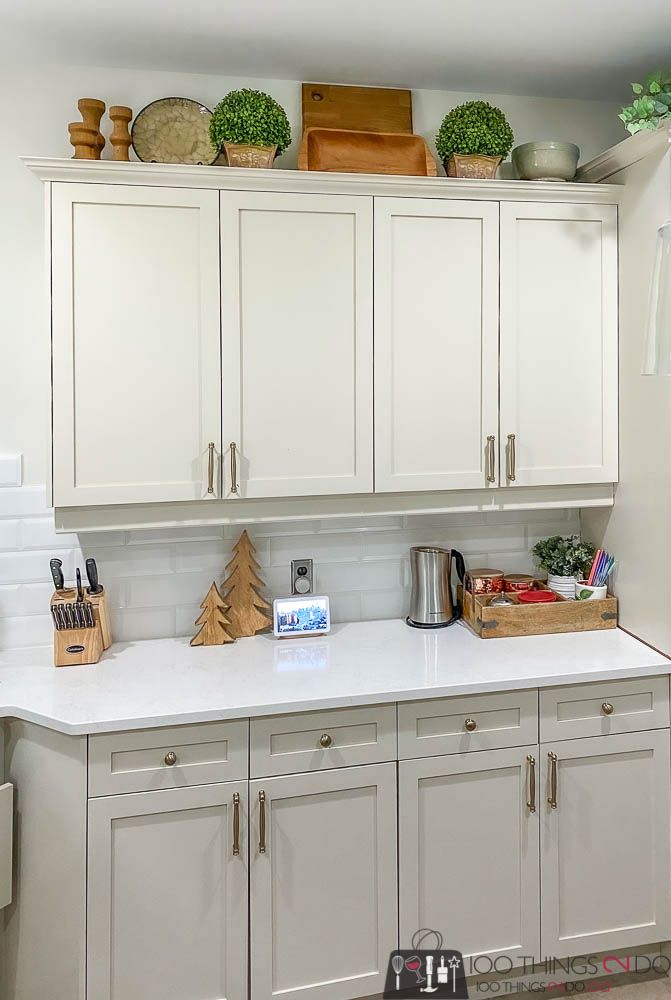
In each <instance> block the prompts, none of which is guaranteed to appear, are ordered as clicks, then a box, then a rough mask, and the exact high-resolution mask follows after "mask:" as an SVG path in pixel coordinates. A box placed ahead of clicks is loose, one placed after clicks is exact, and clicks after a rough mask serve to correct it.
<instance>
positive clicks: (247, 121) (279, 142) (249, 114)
mask: <svg viewBox="0 0 671 1000" xmlns="http://www.w3.org/2000/svg"><path fill="white" fill-rule="evenodd" d="M210 139H211V141H212V145H213V146H214V147H215V148H216V149H222V148H223V145H224V143H225V142H234V143H238V144H240V145H250V146H277V153H276V155H277V156H279V155H280V153H282V152H283V151H284V150H285V149H286V148H287V146H288V145H289V143H290V142H291V126H290V125H289V119H288V118H287V116H286V112H285V110H284V108H283V107H282V106H281V105H280V104H278V103H277V101H276V100H275V99H274V98H272V97H271V96H270V94H264V93H263V92H262V91H261V90H249V89H248V88H247V87H245V88H244V89H243V90H232V91H231V92H230V94H227V95H226V97H224V99H223V100H222V101H219V103H218V104H217V106H216V108H215V109H214V111H213V113H212V120H211V121H210Z"/></svg>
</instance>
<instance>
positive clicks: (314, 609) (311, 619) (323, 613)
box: [273, 594, 331, 637]
mask: <svg viewBox="0 0 671 1000" xmlns="http://www.w3.org/2000/svg"><path fill="white" fill-rule="evenodd" d="M273 617H274V620H275V629H274V631H275V635H276V636H281V637H286V636H296V635H323V634H324V633H325V632H328V631H330V628H331V617H330V615H329V599H328V597H313V595H312V594H309V595H306V596H305V597H280V598H278V599H277V600H275V601H273Z"/></svg>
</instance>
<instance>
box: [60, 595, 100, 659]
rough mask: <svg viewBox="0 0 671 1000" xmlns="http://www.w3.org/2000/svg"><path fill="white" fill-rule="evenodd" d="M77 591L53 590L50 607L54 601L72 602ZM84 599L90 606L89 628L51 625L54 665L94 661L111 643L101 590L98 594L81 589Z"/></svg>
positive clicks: (75, 599)
mask: <svg viewBox="0 0 671 1000" xmlns="http://www.w3.org/2000/svg"><path fill="white" fill-rule="evenodd" d="M76 601H77V591H76V590H75V589H74V588H73V589H72V590H57V591H54V593H53V594H52V597H51V607H54V605H56V604H74V603H76ZM84 603H85V604H90V605H91V607H92V608H93V617H94V620H95V625H94V627H93V628H68V629H54V666H56V667H69V666H77V665H81V664H84V663H97V662H98V660H99V659H100V657H101V656H102V653H103V650H105V649H109V647H110V646H111V645H112V631H111V628H110V619H109V612H108V609H107V599H106V597H105V591H104V590H101V591H100V593H99V594H89V593H87V592H86V591H85V592H84Z"/></svg>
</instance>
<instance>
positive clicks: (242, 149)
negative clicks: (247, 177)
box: [224, 142, 277, 168]
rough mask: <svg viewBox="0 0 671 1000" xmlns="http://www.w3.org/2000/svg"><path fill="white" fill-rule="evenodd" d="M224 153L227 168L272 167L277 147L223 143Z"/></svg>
mask: <svg viewBox="0 0 671 1000" xmlns="http://www.w3.org/2000/svg"><path fill="white" fill-rule="evenodd" d="M224 151H225V153H226V159H227V160H228V165H229V167H266V168H267V167H272V165H273V161H274V159H275V153H276V152H277V146H247V145H242V144H239V143H236V142H225V143H224Z"/></svg>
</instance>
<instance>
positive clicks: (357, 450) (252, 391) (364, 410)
mask: <svg viewBox="0 0 671 1000" xmlns="http://www.w3.org/2000/svg"><path fill="white" fill-rule="evenodd" d="M372 250H373V238H372V199H371V198H365V197H363V198H359V197H342V196H337V195H335V196H334V195H303V194H266V193H259V194H256V193H251V194H247V193H240V192H233V191H222V193H221V276H222V358H223V408H224V448H225V462H224V496H226V497H232V496H236V495H237V496H241V497H273V496H277V497H283V496H311V495H312V496H314V495H319V494H337V493H370V492H372V489H373V443H372V439H373V373H372V366H373V304H372V284H373V262H372ZM231 443H234V445H235V451H236V452H237V461H234V456H233V454H232V451H233V449H231V448H230V445H231ZM234 474H235V479H236V482H233V477H234ZM236 487H237V492H236Z"/></svg>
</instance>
